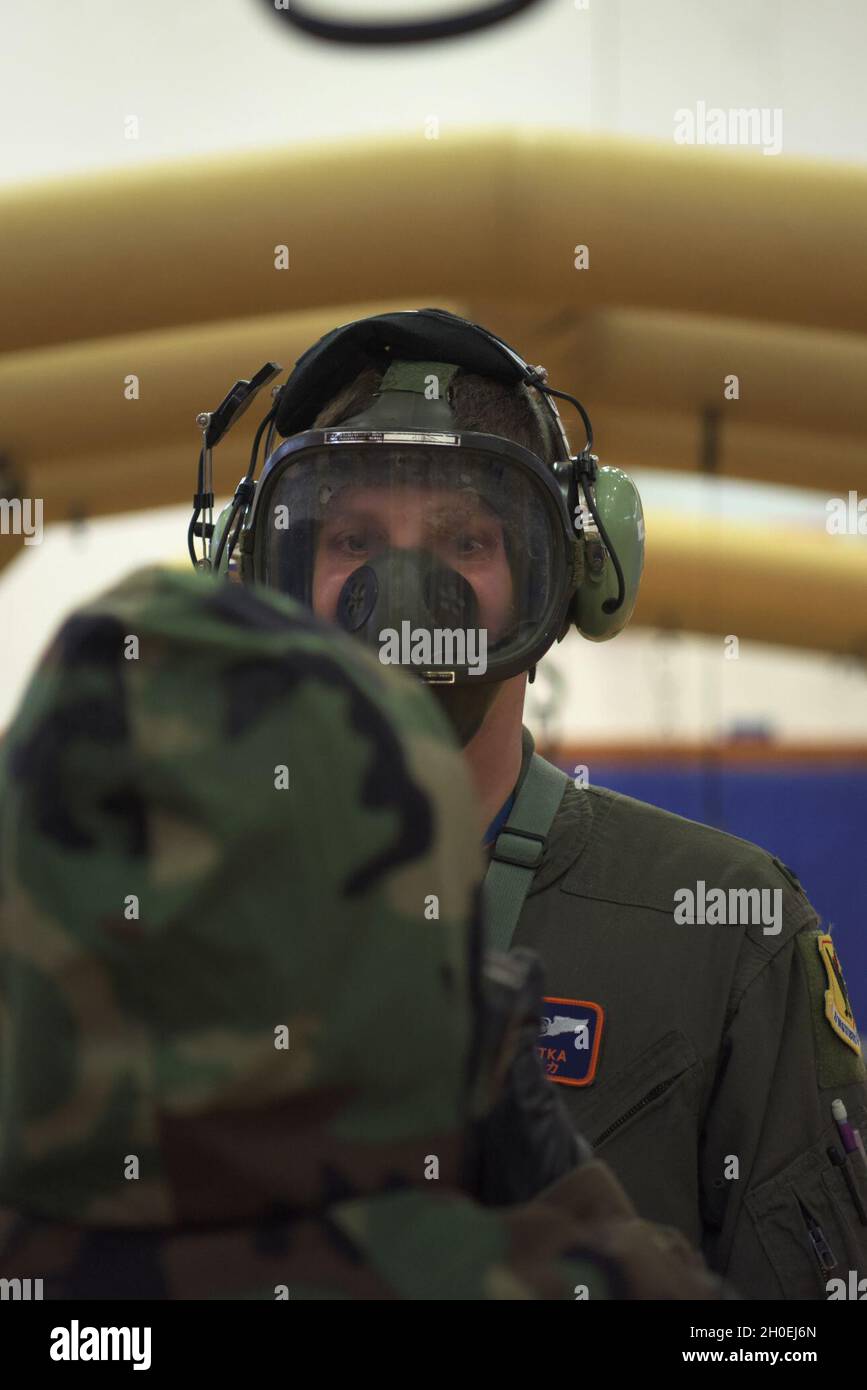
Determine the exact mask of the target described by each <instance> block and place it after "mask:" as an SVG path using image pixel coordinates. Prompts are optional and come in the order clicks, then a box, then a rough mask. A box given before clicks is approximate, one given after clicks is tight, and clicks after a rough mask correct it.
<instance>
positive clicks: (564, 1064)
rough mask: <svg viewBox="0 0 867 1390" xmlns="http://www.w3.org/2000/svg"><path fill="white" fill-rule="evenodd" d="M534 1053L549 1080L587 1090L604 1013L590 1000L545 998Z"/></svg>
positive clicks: (600, 1035)
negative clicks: (536, 1053) (539, 1058)
mask: <svg viewBox="0 0 867 1390" xmlns="http://www.w3.org/2000/svg"><path fill="white" fill-rule="evenodd" d="M542 1003H543V1006H544V1014H543V1016H542V1020H541V1023H542V1027H541V1031H540V1033H539V1042H538V1045H537V1051H538V1053H539V1056H540V1057H541V1059H542V1066H543V1068H544V1070H545V1074H546V1075H547V1076H548V1078H549V1080H551V1081H556V1082H557V1084H558V1085H560V1086H589V1085H590V1083H591V1082H592V1080H593V1078H594V1077H595V1075H596V1067H597V1063H598V1061H599V1045H600V1043H601V1042H602V1023H603V1020H604V1017H605V1015H604V1013H603V1010H602V1005H601V1004H593V1003H591V1002H590V1000H589V999H558V998H556V997H551V996H546V997H545V999H543V1001H542Z"/></svg>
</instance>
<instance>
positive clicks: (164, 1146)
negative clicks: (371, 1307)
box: [0, 569, 703, 1299]
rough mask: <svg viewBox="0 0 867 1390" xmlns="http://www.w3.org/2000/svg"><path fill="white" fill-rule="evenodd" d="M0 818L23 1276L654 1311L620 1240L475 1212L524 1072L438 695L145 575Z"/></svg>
mask: <svg viewBox="0 0 867 1390" xmlns="http://www.w3.org/2000/svg"><path fill="white" fill-rule="evenodd" d="M0 796H2V806H0V1207H2V1211H0V1277H2V1278H4V1279H10V1280H14V1279H26V1278H39V1279H42V1281H43V1288H44V1295H45V1296H46V1297H70V1298H80V1297H113V1298H123V1297H134V1298H203V1297H208V1298H237V1297H254V1298H255V1297H261V1298H274V1297H289V1298H339V1297H344V1298H347V1297H348V1298H413V1299H424V1298H450V1299H454V1298H459V1299H484V1298H538V1297H541V1298H574V1297H575V1292H574V1290H575V1288H576V1286H578V1287H581V1288H584V1289H586V1290H587V1292H588V1295H589V1296H591V1297H596V1298H598V1297H602V1298H605V1297H609V1296H621V1295H623V1294H624V1293H627V1294H628V1293H629V1292H630V1286H629V1279H628V1273H626V1274H625V1273H624V1271H625V1270H627V1267H628V1264H629V1261H628V1259H622V1258H621V1253H622V1251H621V1247H620V1245H618V1243H617V1241H616V1240H613V1239H611V1238H609V1237H600V1236H599V1233H598V1232H596V1234H595V1235H592V1238H591V1235H588V1233H587V1231H586V1230H585V1228H584V1227H583V1226H582V1225H581V1223H580V1222H579V1221H576V1220H574V1219H573V1218H571V1217H569V1216H566V1215H564V1214H563V1212H562V1211H558V1210H557V1209H556V1208H555V1207H554V1206H553V1205H546V1204H545V1203H538V1204H534V1205H533V1206H530V1207H522V1208H515V1209H513V1210H509V1211H492V1210H488V1209H485V1208H483V1207H481V1206H479V1205H478V1204H477V1203H476V1202H475V1201H473V1200H472V1199H471V1198H470V1197H469V1196H467V1195H465V1194H463V1193H462V1192H460V1191H459V1190H458V1183H459V1176H460V1172H461V1163H462V1157H463V1152H464V1147H465V1141H466V1136H467V1133H468V1129H469V1127H470V1126H471V1124H472V1122H473V1120H474V1118H475V1117H476V1116H478V1114H479V1113H482V1112H484V1110H485V1109H486V1108H488V1107H490V1106H491V1105H492V1103H493V1101H494V1099H495V1096H496V1086H497V1084H498V1078H500V1077H501V1076H502V1074H503V1068H504V1058H503V1056H502V1055H497V1049H496V1048H492V1047H491V1046H490V1045H489V1040H488V1042H487V1043H486V1038H485V1028H484V1018H483V1009H482V1006H481V984H480V981H481V977H482V963H481V962H482V951H481V937H480V931H479V922H478V902H479V891H478V890H479V882H480V879H481V874H482V864H481V855H480V850H479V848H478V844H477V827H476V822H475V812H474V808H473V802H472V796H471V793H470V790H469V784H468V781H467V775H466V773H465V771H464V768H463V763H462V760H461V757H460V753H459V751H458V749H457V746H456V744H455V742H454V741H453V737H452V735H451V734H450V732H449V730H448V728H447V725H446V723H445V720H444V717H443V716H442V715H441V714H440V713H439V711H438V710H437V708H436V706H435V703H434V702H433V701H432V700H431V699H430V696H429V695H428V693H427V692H426V691H425V690H424V688H423V687H422V686H421V684H420V683H416V682H414V681H412V680H411V679H410V678H407V677H404V676H399V675H396V674H394V673H393V672H388V671H386V670H384V669H383V668H382V667H381V666H380V665H379V664H378V663H377V662H376V660H375V658H374V657H373V656H371V655H370V654H369V653H367V652H365V651H364V650H363V649H362V648H361V646H360V644H357V643H354V642H352V641H351V639H348V638H347V639H344V638H342V637H340V636H339V635H337V634H335V633H334V631H333V629H325V628H322V627H320V625H319V624H318V623H317V622H316V621H315V620H313V619H312V618H311V617H310V616H309V615H308V614H307V613H305V611H304V610H302V609H301V608H300V607H299V606H297V605H295V604H294V603H293V602H292V601H291V600H288V599H284V598H280V597H278V596H275V595H273V594H270V593H269V594H268V595H267V596H266V595H264V594H262V593H259V592H256V593H251V592H249V591H244V590H241V589H239V588H237V587H235V586H232V585H226V584H222V583H217V582H214V581H212V580H209V579H206V578H204V577H202V576H186V575H179V574H176V573H173V572H171V571H163V570H157V569H149V570H144V571H140V572H138V573H137V574H135V575H133V576H131V577H130V578H129V579H128V580H126V581H125V582H124V583H122V584H121V585H120V586H118V587H116V588H115V589H113V590H112V591H111V592H109V593H108V594H106V595H104V596H103V597H102V598H100V599H98V600H96V601H95V602H93V603H91V604H89V605H88V606H87V607H86V608H84V609H82V610H81V611H79V612H78V613H76V614H75V615H74V616H73V617H71V618H70V619H69V620H68V621H67V622H66V623H65V624H64V625H63V627H62V628H61V630H60V632H59V634H58V636H57V637H56V639H55V641H54V643H53V645H52V646H51V648H50V649H49V651H48V652H47V654H46V655H45V657H44V658H43V660H42V662H41V664H40V665H39V667H38V669H37V671H36V673H35V675H34V677H33V679H32V681H31V684H30V687H29V689H28V691H27V693H26V695H25V698H24V700H23V702H22V705H21V708H20V710H19V712H18V714H17V717H16V718H15V720H14V722H13V724H12V726H11V728H10V730H9V732H8V735H7V738H6V739H5V742H4V744H3V746H2V749H0ZM513 1031H514V1030H513ZM506 1060H507V1059H506ZM599 1167H600V1165H594V1164H589V1165H587V1169H588V1172H589V1171H590V1170H592V1169H594V1168H596V1169H598V1168H599ZM579 1172H580V1170H579ZM596 1176H597V1178H598V1173H597V1175H596ZM618 1200H619V1199H615V1203H614V1204H615V1206H616V1205H617V1201H618ZM574 1209H575V1208H574V1203H573V1211H574ZM601 1210H602V1208H601V1206H599V1205H598V1204H597V1206H596V1207H594V1208H593V1211H594V1213H595V1214H596V1215H598V1214H599V1212H600V1211H601ZM591 1234H592V1233H591ZM585 1237H586V1238H585ZM681 1253H682V1252H681ZM681 1263H683V1264H684V1267H685V1266H686V1265H689V1263H690V1262H689V1260H683V1261H681ZM690 1267H691V1266H690ZM702 1279H703V1276H702V1275H701V1274H700V1273H697V1274H696V1275H695V1280H694V1283H696V1284H701V1281H702ZM662 1286H663V1287H664V1281H663V1285H662ZM633 1291H634V1290H633ZM671 1296H681V1297H695V1296H699V1295H698V1294H697V1293H696V1291H695V1287H692V1288H691V1289H690V1290H689V1291H688V1292H683V1291H682V1289H681V1288H680V1286H679V1285H678V1291H677V1292H676V1293H674V1294H672V1295H671Z"/></svg>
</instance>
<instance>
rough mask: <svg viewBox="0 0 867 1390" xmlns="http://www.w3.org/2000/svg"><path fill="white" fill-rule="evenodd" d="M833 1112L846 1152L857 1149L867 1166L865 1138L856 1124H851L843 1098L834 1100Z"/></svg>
mask: <svg viewBox="0 0 867 1390" xmlns="http://www.w3.org/2000/svg"><path fill="white" fill-rule="evenodd" d="M831 1114H832V1115H833V1116H834V1120H835V1123H836V1125H837V1129H838V1130H839V1132H840V1138H841V1140H842V1141H843V1148H844V1149H845V1150H846V1153H847V1154H852V1153H855V1152H856V1151H857V1153H858V1155H859V1156H860V1159H861V1162H862V1163H863V1164H864V1167H865V1168H867V1151H865V1148H864V1140H863V1139H862V1138H861V1134H860V1131H859V1130H857V1129H856V1128H855V1126H854V1125H850V1124H849V1116H848V1115H847V1114H846V1106H845V1105H844V1104H843V1102H842V1100H832V1102H831Z"/></svg>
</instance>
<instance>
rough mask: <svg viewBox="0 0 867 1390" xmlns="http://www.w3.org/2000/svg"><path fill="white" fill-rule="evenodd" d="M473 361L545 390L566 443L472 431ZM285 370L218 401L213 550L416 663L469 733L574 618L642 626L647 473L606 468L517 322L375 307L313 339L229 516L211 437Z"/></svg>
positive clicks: (203, 421)
mask: <svg viewBox="0 0 867 1390" xmlns="http://www.w3.org/2000/svg"><path fill="white" fill-rule="evenodd" d="M370 366H375V367H377V368H379V369H380V370H381V371H382V377H381V381H380V384H379V387H378V390H377V394H376V396H375V398H374V400H373V401H372V402H371V403H370V405H369V406H367V407H366V408H365V409H364V410H362V411H360V412H359V413H357V414H355V415H354V416H352V417H351V418H349V419H346V420H344V421H341V422H340V424H338V425H335V426H333V427H330V428H324V429H313V428H311V427H310V426H311V425H312V422H313V421H314V420H315V419H316V417H317V415H318V414H319V412H320V410H321V409H322V408H323V406H324V405H325V404H327V403H328V402H329V401H330V400H331V399H332V398H333V397H334V395H336V393H337V392H338V391H339V390H340V389H341V388H342V387H343V386H345V385H346V384H347V382H350V381H352V380H354V379H355V377H356V376H357V375H358V374H359V373H360V372H361V371H362V370H364V368H365V367H370ZM461 369H463V370H465V371H468V372H473V373H477V374H479V375H481V376H485V377H490V378H493V379H494V380H498V381H502V382H504V383H509V384H514V383H516V382H523V383H524V384H525V385H526V386H528V387H532V388H534V389H535V391H536V392H537V393H538V397H539V399H540V401H541V402H542V403H543V408H544V409H545V410H547V411H548V412H549V415H550V420H551V424H552V425H553V427H554V429H553V437H554V438H555V439H557V440H558V441H559V443H560V445H561V446H562V447H561V450H560V452H561V455H562V456H561V457H558V458H557V459H555V461H554V462H553V464H551V463H547V462H545V461H543V460H542V459H541V458H539V457H537V456H536V455H535V454H534V453H532V452H530V450H528V449H525V448H524V447H522V446H521V445H519V444H516V443H514V442H513V441H512V440H509V439H506V438H504V437H502V436H499V435H494V434H485V433H480V432H477V431H468V430H464V429H461V427H460V425H459V424H458V422H457V421H456V419H455V416H454V413H453V409H452V405H451V402H450V390H449V388H450V384H451V382H452V379H453V377H454V376H455V374H456V373H457V372H458V371H459V370H461ZM279 370H280V368H279V367H277V366H276V364H273V363H269V364H267V365H266V367H263V368H262V370H261V372H259V373H258V374H257V376H256V377H254V378H252V379H251V381H249V382H246V381H244V382H238V383H236V385H235V387H233V389H232V391H231V392H230V393H229V395H228V396H227V397H226V400H225V401H224V402H222V404H221V405H220V407H219V408H218V410H217V411H215V412H213V414H210V415H208V414H205V415H202V416H200V417H199V423H200V425H201V427H202V450H201V454H200V458H199V483H198V488H197V493H196V497H195V499H194V506H195V508H196V510H195V511H194V514H193V519H192V521H191V524H190V532H189V546H190V554H191V558H192V559H193V562H194V564H196V565H197V566H200V567H204V568H208V569H214V570H216V571H218V572H223V573H227V572H229V573H231V574H232V575H233V577H235V578H240V580H241V581H242V582H243V583H252V584H265V585H268V586H270V587H272V588H276V589H278V590H280V591H281V592H283V593H287V594H290V595H292V596H293V597H295V598H296V599H298V600H299V601H300V602H301V603H303V604H305V605H306V606H307V607H308V608H310V609H312V611H313V612H314V613H315V614H317V615H318V616H319V617H321V618H323V619H324V620H326V621H329V622H333V623H335V624H336V625H337V626H338V627H340V628H342V629H343V630H344V631H346V632H348V633H350V634H352V635H353V636H355V637H356V638H357V639H358V640H361V641H363V642H365V644H366V645H368V646H370V647H371V648H373V649H374V650H375V651H376V652H377V655H378V657H379V660H380V661H381V662H382V663H383V664H384V665H396V666H401V667H403V668H405V669H407V670H410V671H412V672H413V674H415V675H416V676H417V677H418V678H419V679H421V680H423V681H424V682H425V683H426V684H427V685H428V686H429V687H430V688H431V689H432V691H433V693H434V694H435V695H436V696H437V697H438V699H439V701H440V703H441V704H442V707H443V708H444V710H445V711H446V713H447V714H448V716H449V718H450V720H451V722H452V724H453V725H454V727H455V729H456V732H457V734H458V736H459V738H460V740H461V742H462V743H463V744H466V743H467V742H469V740H470V739H471V738H472V737H473V735H474V734H475V733H476V731H477V730H478V728H479V727H480V725H481V723H482V722H483V720H484V717H485V714H486V713H487V710H488V709H489V707H490V705H491V703H492V701H493V699H494V697H495V696H496V694H497V691H498V689H499V686H500V685H501V683H502V682H503V681H505V680H508V679H509V678H510V677H512V676H515V675H518V674H519V673H521V672H524V671H532V670H533V669H534V667H535V665H536V663H537V662H538V661H539V660H540V659H541V657H542V656H543V655H544V654H545V652H546V651H547V650H548V649H549V647H550V646H551V645H552V644H553V643H554V642H555V641H557V640H559V639H561V638H562V637H563V636H565V634H566V632H567V631H568V628H569V626H570V624H572V623H574V624H575V626H576V627H577V628H578V630H579V631H580V632H581V633H582V635H583V636H585V637H587V638H589V639H590V640H591V641H605V640H607V639H609V638H611V637H613V636H615V635H616V634H617V633H618V632H619V631H621V630H622V628H623V627H625V625H626V623H627V622H628V620H629V617H630V615H631V613H632V609H633V607H634V605H635V599H636V597H637V592H638V583H639V579H640V575H641V569H642V564H643V554H644V522H643V516H642V511H641V502H640V499H639V497H638V492H637V490H636V488H635V485H634V484H633V483H632V481H631V479H630V478H629V477H628V475H627V474H626V473H624V472H622V470H620V469H616V468H600V467H599V466H598V460H597V459H596V457H595V455H594V454H593V453H592V452H591V450H592V443H593V435H592V428H591V425H590V421H589V419H588V417H587V414H586V412H585V411H584V408H583V406H581V404H580V402H578V401H576V400H575V398H574V397H571V396H568V395H567V394H566V393H563V392H555V391H553V390H552V388H550V387H548V386H547V382H546V374H545V372H544V370H543V369H541V368H534V367H531V366H529V365H528V364H527V363H526V362H524V360H523V359H522V358H521V357H519V355H518V354H517V353H515V352H514V351H513V350H512V349H511V348H509V347H508V346H507V345H506V344H505V343H503V342H502V341H501V340H500V339H499V338H496V337H495V336H494V335H493V334H490V333H488V331H487V330H485V329H483V328H481V327H479V326H478V325H475V324H472V323H469V322H467V321H466V320H464V319H461V318H457V317H456V316H455V315H453V314H449V313H446V312H445V311H444V310H439V309H423V310H417V311H405V312H399V313H394V314H383V315H379V316H377V317H374V318H370V319H362V320H358V321H357V322H355V323H350V324H346V325H344V326H342V327H341V328H338V329H335V330H334V331H333V332H332V333H329V334H327V335H326V336H325V337H324V338H323V339H321V340H320V342H318V343H317V344H315V345H314V346H313V347H312V348H310V349H309V350H308V352H306V353H305V354H304V355H303V356H302V357H301V358H300V359H299V361H298V363H297V364H296V367H295V369H294V371H293V372H292V374H291V376H290V377H289V379H288V380H287V382H286V383H285V384H284V385H283V386H282V387H280V388H277V389H276V390H275V391H274V393H273V394H274V402H273V405H272V408H271V410H270V411H269V412H268V414H267V415H266V416H265V418H264V420H262V422H261V423H260V425H259V427H258V430H257V433H256V439H255V443H254V447H253V452H252V457H251V460H250V467H249V468H248V470H247V474H246V475H245V477H244V478H242V479H241V482H240V483H239V485H238V488H237V489H236V492H235V496H234V499H233V501H232V503H231V505H230V506H229V507H227V508H226V509H225V510H224V512H223V513H222V515H221V516H220V517H219V519H218V520H217V522H216V524H214V523H213V521H212V519H211V517H212V508H213V486H212V483H211V481H210V480H211V458H210V454H211V449H212V448H213V447H214V444H215V442H217V440H218V439H219V438H221V437H222V435H223V434H224V433H225V431H226V429H227V428H229V427H230V425H231V424H233V423H234V421H235V419H237V418H238V416H239V415H240V414H241V413H242V412H243V410H245V409H246V408H247V406H248V405H249V403H250V401H251V400H252V398H253V396H254V395H255V394H256V392H257V391H258V390H260V389H261V387H262V386H264V385H266V384H268V383H269V382H270V381H272V380H273V378H274V376H275V375H276V374H277V372H279ZM554 396H559V397H561V398H563V399H566V400H569V401H572V402H573V404H574V405H575V407H576V408H577V410H578V411H579V413H580V415H581V417H582V421H583V423H584V427H585V430H586V433H587V442H586V444H585V447H584V449H583V450H582V451H581V452H580V453H579V454H577V455H573V454H572V452H571V450H570V447H569V442H568V440H567V438H566V435H565V431H564V430H563V427H562V424H561V421H560V417H559V414H558V412H557V408H556V406H555V405H554V402H553V397H554ZM266 431H267V439H266V447H265V453H266V462H265V465H264V468H263V469H262V473H261V476H260V477H259V479H258V481H256V479H255V472H256V465H257V458H258V452H259V447H260V442H261V439H262V437H263V435H265V434H266ZM277 436H283V442H282V443H278V444H276V447H274V441H275V438H276V437H277ZM196 537H199V538H200V539H201V540H202V541H203V542H204V554H203V556H201V557H199V556H197V555H196V551H195V545H194V540H195V538H196Z"/></svg>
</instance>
